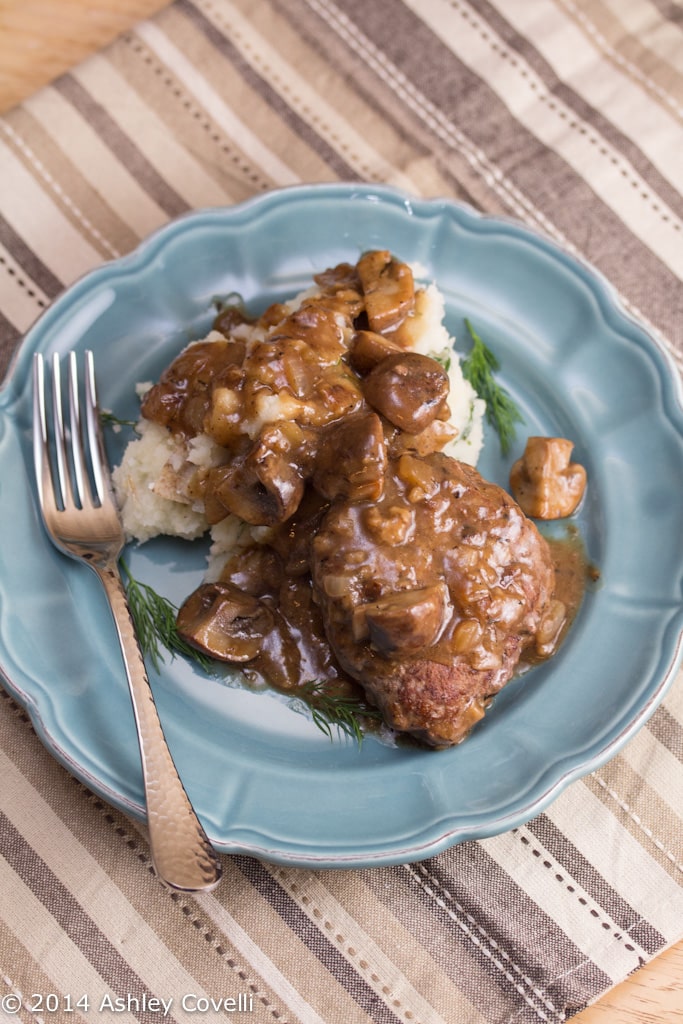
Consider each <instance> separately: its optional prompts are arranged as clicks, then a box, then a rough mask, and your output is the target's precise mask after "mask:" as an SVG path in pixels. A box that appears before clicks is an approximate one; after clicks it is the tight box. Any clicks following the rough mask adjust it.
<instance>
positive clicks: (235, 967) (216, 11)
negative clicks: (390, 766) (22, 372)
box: [0, 0, 683, 1024]
mask: <svg viewBox="0 0 683 1024" xmlns="http://www.w3.org/2000/svg"><path fill="white" fill-rule="evenodd" d="M668 10H669V8H668V7H667V5H665V4H663V3H656V4H652V3H649V2H646V0H631V2H629V4H627V5H618V4H616V3H614V2H611V0H603V2H597V0H525V3H512V4H510V3H507V2H505V0H498V2H493V3H489V2H483V0H481V2H476V3H465V2H460V0H419V2H418V0H405V2H399V0H381V2H377V3H375V4H370V3H367V2H365V3H361V2H360V0H347V2H345V3H344V4H341V3H334V2H332V0H270V2H267V0H194V2H190V0H177V2H176V3H174V4H173V5H172V6H171V7H170V8H168V9H166V10H165V11H163V12H162V13H161V14H160V15H159V16H157V17H155V18H154V19H152V20H150V21H148V22H145V23H143V24H141V25H140V26H139V27H137V28H136V29H135V30H134V31H132V32H130V33H128V34H126V35H125V36H124V37H122V38H121V39H120V40H119V41H117V42H116V43H115V44H114V45H113V46H112V47H110V48H109V49H107V50H106V51H105V52H103V53H102V54H100V55H98V56H96V57H94V58H92V59H90V60H88V61H87V62H86V63H84V64H83V65H82V66H80V67H78V68H77V69H76V70H74V71H73V72H71V73H70V74H68V75H66V76H65V77H63V78H61V79H60V80H58V81H57V82H55V83H54V84H53V85H52V86H50V87H49V88H46V89H44V90H42V91H41V92H40V93H38V94H37V95H36V96H34V97H33V98H31V99H30V100H28V101H27V102H25V103H24V104H23V105H22V106H21V107H19V108H17V109H15V110H13V111H12V112H10V113H9V114H7V115H6V116H5V117H4V118H2V119H0V360H1V364H2V368H3V369H5V368H6V367H7V365H8V363H9V360H10V358H11V355H12V352H13V351H14V350H15V347H16V345H17V344H18V341H19V339H20V336H21V334H22V332H23V331H24V330H25V329H26V328H27V327H28V326H29V325H30V324H31V323H32V321H33V320H34V319H35V317H36V316H37V314H39V313H40V312H41V310H43V309H45V308H46V307H47V306H48V304H49V303H50V301H51V300H52V299H53V298H54V297H55V296H56V295H58V293H59V292H60V291H61V290H62V289H63V287H64V286H65V285H68V284H69V283H70V282H72V281H73V280H74V279H76V278H77V277H78V276H79V275H81V274H82V273H83V272H85V271H87V270H88V269H90V268H93V267H95V266H97V265H98V264H100V263H101V262H102V261H103V260H106V259H110V258H112V257H116V256H118V255H119V254H123V253H126V252H128V251H130V250H131V249H132V248H134V247H135V245H136V244H137V242H138V241H139V240H140V239H141V238H143V237H144V236H145V235H147V234H148V233H149V232H150V231H152V230H153V229H154V228H156V227H157V226H159V225H161V224H163V223H165V222H166V221H168V220H169V219H170V218H172V217H174V216H176V215H177V214H180V213H183V212H184V211H186V210H189V209H193V208H197V207H202V206H212V205H219V204H226V203H233V202H236V201H239V200H241V199H244V198H246V197H248V196H251V195H253V194H255V193H257V192H260V191H264V190H266V189H269V188H271V187H274V186H280V185H287V184H290V183H295V182H300V181H306V182H315V181H323V180H335V179H344V180H367V181H373V182H380V181H381V182H388V183H391V184H394V185H397V186H400V187H402V188H405V189H406V190H407V191H409V192H411V193H413V194H417V195H424V196H434V195H444V196H453V197H458V198H464V199H466V200H468V201H469V202H471V203H473V204H474V205H476V206H477V207H479V208H481V209H482V210H485V211H488V212H492V213H502V214H505V215H511V216H514V217H517V218H519V219H521V220H523V221H525V222H526V223H528V224H530V225H533V226H536V227H539V228H540V229H542V230H543V231H544V232H546V233H547V234H549V235H551V236H552V237H554V238H556V239H557V240H559V241H560V242H562V243H563V244H565V245H566V246H568V247H569V248H570V249H572V250H574V251H575V252H577V253H578V254H579V255H581V256H583V257H585V258H587V259H589V260H590V261H592V262H593V263H594V264H595V265H596V266H597V267H598V268H599V269H600V270H601V271H603V272H604V273H605V274H606V275H607V276H608V277H609V279H610V280H611V281H612V282H613V284H614V285H615V287H616V288H617V289H618V291H619V292H620V294H621V295H622V297H623V299H624V301H625V302H626V303H627V304H628V305H629V306H630V308H632V309H633V310H634V311H636V312H637V313H638V314H639V315H640V316H641V317H643V318H644V319H645V320H646V321H647V322H648V323H649V324H650V325H651V328H652V330H653V331H655V332H656V333H658V334H659V335H660V336H661V338H662V339H663V340H664V343H665V344H666V345H667V346H668V347H669V349H670V351H671V352H672V354H673V355H674V357H675V359H677V360H678V361H679V363H680V361H681V357H682V355H683V287H682V286H681V278H682V277H683V196H682V195H681V188H682V187H683V181H682V175H683V168H682V166H681V153H683V63H682V62H681V57H680V54H681V48H680V39H681V28H680V23H677V22H676V19H675V17H674V13H675V12H674V11H673V9H672V11H671V12H670V13H671V20H669V19H668V18H667V11H668ZM10 485H11V484H8V482H7V481H1V482H0V486H3V487H6V486H10ZM0 551H1V541H0ZM1 570H2V555H1V554H0V571H1ZM1 616H2V609H0V622H1ZM0 773H1V774H0V778H1V779H2V782H1V784H0V853H1V854H2V857H0V997H2V996H5V997H6V996H10V997H11V996H15V997H16V996H17V995H18V994H20V995H21V996H22V997H23V1000H24V1009H23V1010H22V1011H21V1014H22V1015H21V1017H20V1018H17V1017H14V1016H11V1010H12V1006H13V1004H12V1002H11V999H10V1002H5V1003H1V1002H0V1006H2V1007H4V1009H0V1021H2V1022H3V1024H6V1022H7V1021H9V1020H10V1019H21V1020H25V1021H28V1020H33V1019H35V1020H50V1021H63V1022H67V1024H71V1022H73V1021H74V1020H80V1019H83V1020H88V1019H91V1018H92V1017H93V1016H96V1019H98V1020H103V1021H106V1020H112V1021H113V1020H117V1021H134V1020H139V1021H144V1022H147V1021H151V1020H152V1019H158V1018H159V1016H161V1015H162V1014H166V1015H167V1018H170V1019H174V1020H176V1021H192V1020H197V1019H199V1018H201V1019H204V1020H224V1019H234V1018H235V1017H238V1019H249V1020H253V1021H263V1022H269V1024H272V1022H280V1024H285V1022H286V1024H295V1022H303V1024H318V1022H321V1021H324V1022H333V1024H337V1022H339V1024H342V1022H345V1024H355V1022H358V1024H361V1022H365V1021H375V1022H378V1024H379V1022H382V1024H384V1022H388V1024H389V1022H390V1024H394V1022H397V1021H402V1022H413V1024H418V1022H419V1024H439V1022H441V1021H445V1022H451V1024H512V1022H513V1021H514V1022H515V1024H521V1022H524V1021H534V1022H536V1021H552V1022H559V1021H563V1020H566V1019H567V1018H568V1017H570V1016H571V1015H572V1014H573V1013H575V1012H577V1011H578V1010H580V1009H582V1008H583V1007H585V1006H586V1005H587V1004H588V1003H589V1002H590V1001H592V1000H594V999H595V998H597V997H598V996H599V995H600V994H602V993H603V992H604V991H606V990H607V989H608V988H609V987H610V986H612V985H613V984H615V983H616V982H618V981H620V980H622V979H623V978H624V977H625V976H626V975H627V974H628V973H629V972H631V971H633V970H634V969H636V968H637V967H638V966H639V965H640V964H643V963H645V962H646V961H648V960H649V959H650V958H652V957H653V956H654V955H655V954H656V953H657V952H658V951H660V950H661V949H663V948H664V947H666V946H667V945H669V944H670V943H672V942H675V941H678V940H679V939H681V938H682V937H683V889H682V882H683V826H682V819H683V679H681V678H679V679H678V681H677V683H676V684H675V685H674V686H673V688H672V689H671V691H670V693H669V695H668V696H667V698H666V700H665V701H664V704H663V705H662V706H661V707H660V708H659V709H658V710H657V712H656V713H655V715H654V716H653V718H652V719H651V720H650V722H649V723H648V725H647V726H646V727H645V728H644V729H643V730H642V731H641V732H640V733H639V734H638V735H637V737H636V738H635V739H633V740H632V741H631V742H630V743H629V744H628V746H627V747H626V748H625V749H624V750H623V752H622V753H621V754H619V756H617V757H616V758H615V759H614V760H612V761H611V762H610V763H608V764H607V765H606V766H604V767H603V768H602V769H600V770H599V771H596V772H595V773H593V774H592V775H590V776H588V777H587V778H586V779H585V780H583V781H581V782H578V783H575V784H574V785H572V786H571V787H570V788H569V789H568V790H567V791H566V792H565V793H564V794H563V795H562V796H561V797H560V798H559V799H557V800H556V801H555V802H554V803H553V804H552V805H551V806H550V807H549V808H548V809H547V811H546V812H545V813H543V814H541V815H540V816H539V817H537V818H536V819H535V820H533V821H531V822H530V823H529V824H528V825H526V826H524V827H521V828H518V829H515V830H514V831H513V832H510V833H507V834H505V835H501V836H498V837H495V838H491V839H486V840H483V841H481V842H475V843H466V844H463V845H461V846H458V847H456V848H454V849H452V850H450V851H449V852H446V853H443V854H441V855H439V856H438V857H435V858H433V859H431V860H428V861H425V862H422V863H419V864H413V865H406V866H397V867H388V868H376V869H372V870H359V871H341V872H312V871H307V870H296V869H291V868H284V867H277V866H272V865H268V864H265V863H262V862H259V861H257V860H253V859H250V858H247V857H235V858H231V859H229V860H227V859H226V875H227V877H226V882H225V884H224V885H223V886H222V887H221V888H220V889H218V890H217V892H216V893H214V894H212V895H210V896H203V897H201V898H192V897H189V896H188V897H185V896H181V895H173V894H170V893H169V892H167V891H165V890H163V889H162V888H161V887H160V886H159V885H158V883H157V882H156V880H155V879H154V877H153V875H152V873H151V869H150V862H149V857H148V853H147V848H146V845H145V840H144V835H143V834H142V831H141V830H140V829H138V828H137V827H136V826H135V825H133V824H131V823H130V822H129V821H127V820H126V819H125V818H124V817H123V816H122V815H120V814H119V813H118V812H117V811H115V810H112V809H111V808H109V807H107V806H106V805H104V804H103V803H102V802H101V801H100V800H99V799H98V798H97V797H95V796H93V795H92V794H91V793H89V792H88V791H87V790H86V789H85V788H84V787H83V786H82V785H81V784H80V783H78V782H76V781H75V780H74V779H73V778H72V777H71V776H69V775H68V774H67V773H66V772H65V771H64V770H63V769H62V768H61V767H60V766H59V765H57V764H56V763H55V762H54V761H53V760H52V759H51V757H50V756H49V755H48V754H47V753H46V752H45V751H44V749H43V747H42V746H41V744H40V743H39V741H38V740H37V738H36V736H35V734H34V733H33V731H32V728H31V725H30V722H29V720H28V717H27V715H26V713H25V711H24V710H23V709H21V708H20V707H19V706H18V705H17V704H16V703H14V701H13V700H12V699H11V698H10V697H8V696H7V695H5V694H2V695H1V696H0ZM33 992H37V993H42V994H45V993H54V994H55V1000H56V1003H55V1006H54V1008H53V1010H52V1011H51V1012H48V1011H49V1007H47V1006H46V1005H42V1006H39V1005H33V1006H32V1005H31V999H30V994H31V993H33ZM211 999H214V1000H216V1001H218V1002H220V1000H221V999H225V1000H228V1001H229V1000H234V1001H235V1002H234V1003H233V1004H231V1003H229V1002H226V1003H223V1004H221V1005H217V1006H213V1005H212V1004H211V1003H210V1000H211ZM79 1000H80V1003H79V1004H78V1005H76V1004H77V1001H79ZM154 1000H157V1002H154ZM202 1000H206V1001H207V1002H202ZM169 1001H170V1005H169V1006H168V1010H167V1011H166V1009H165V1006H166V1004H168V1003H169ZM27 1007H28V1009H27ZM32 1011H33V1012H32Z"/></svg>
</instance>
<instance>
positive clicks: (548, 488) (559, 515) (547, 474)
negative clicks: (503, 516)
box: [510, 437, 586, 519]
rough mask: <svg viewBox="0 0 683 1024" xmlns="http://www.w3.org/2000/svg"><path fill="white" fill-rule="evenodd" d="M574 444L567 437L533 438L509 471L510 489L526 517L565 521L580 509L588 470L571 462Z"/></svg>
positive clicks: (528, 441)
mask: <svg viewBox="0 0 683 1024" xmlns="http://www.w3.org/2000/svg"><path fill="white" fill-rule="evenodd" d="M573 448H574V445H573V443H572V442H571V441H568V440H567V439H566V438H564V437H530V438H529V439H528V440H527V443H526V448H525V449H524V455H523V456H522V458H521V459H518V460H517V461H516V462H515V463H514V465H513V467H512V470H511V471H510V489H511V491H512V493H513V495H514V497H515V499H516V501H517V503H518V504H519V505H520V507H521V508H522V510H523V512H525V513H526V515H528V516H531V517H532V518H534V519H563V518H564V517H565V516H570V515H571V514H572V513H573V512H575V511H576V509H577V508H578V506H579V503H580V502H581V499H582V498H583V495H584V492H585V490H586V470H585V469H584V467H583V466H581V465H580V464H579V463H578V462H570V457H571V453H572V449H573Z"/></svg>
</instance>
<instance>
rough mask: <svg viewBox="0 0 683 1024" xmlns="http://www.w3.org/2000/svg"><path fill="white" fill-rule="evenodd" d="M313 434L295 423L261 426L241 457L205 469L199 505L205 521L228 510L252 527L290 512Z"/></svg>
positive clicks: (295, 502) (306, 470) (274, 521)
mask: <svg viewBox="0 0 683 1024" xmlns="http://www.w3.org/2000/svg"><path fill="white" fill-rule="evenodd" d="M311 445H312V437H311V435H310V434H309V432H308V431H306V430H304V429H302V428H301V427H299V426H298V424H296V423H276V424H271V425H270V426H268V427H264V429H263V430H262V431H261V434H260V435H259V437H258V438H257V440H256V441H255V443H254V445H253V446H252V448H251V449H250V451H249V452H248V453H247V454H246V456H244V457H242V458H240V459H236V460H234V461H233V462H231V463H229V464H228V465H225V466H218V467H216V468H215V469H211V470H209V473H208V475H207V480H206V485H205V491H204V504H205V510H206V516H207V519H208V520H209V522H210V523H216V522H220V520H221V519H223V518H224V517H225V515H227V513H228V512H232V513H234V514H235V515H236V516H239V517H240V519H243V520H244V521H245V522H247V523H250V524H251V525H252V526H275V525H277V524H278V523H283V522H284V521H285V520H286V519H289V517H290V516H292V515H294V513H295V512H296V510H297V508H298V507H299V503H300V501H301V499H302V497H303V493H304V482H305V479H306V477H307V476H308V475H309V473H310V470H311V466H312V457H313V455H312V447H311Z"/></svg>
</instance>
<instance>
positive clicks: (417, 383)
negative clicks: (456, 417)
mask: <svg viewBox="0 0 683 1024" xmlns="http://www.w3.org/2000/svg"><path fill="white" fill-rule="evenodd" d="M448 389H449V383H448V374H447V373H446V371H445V370H444V368H443V367H442V366H440V365H439V363H437V361H436V360H435V359H431V358H430V357H429V356H423V355H420V354H419V353H418V352H404V353H401V354H397V355H391V356H387V357H386V358H385V359H383V360H382V362H381V363H378V364H377V366H376V367H375V368H374V370H371V371H370V373H369V374H368V376H367V377H366V378H365V381H364V383H363V392H364V394H365V398H366V400H367V401H368V402H369V403H370V405H371V406H372V407H373V409H377V411H378V412H380V413H381V414H382V416H386V418H387V419H388V420H389V421H390V423H393V424H394V426H397V427H399V428H400V429H401V430H405V431H406V432H407V433H409V434H419V433H420V432H421V431H422V430H425V429H426V428H427V427H428V426H429V425H430V423H433V422H434V420H435V419H436V418H437V417H438V416H439V414H440V413H441V409H442V407H443V403H444V402H445V400H446V398H447V397H448Z"/></svg>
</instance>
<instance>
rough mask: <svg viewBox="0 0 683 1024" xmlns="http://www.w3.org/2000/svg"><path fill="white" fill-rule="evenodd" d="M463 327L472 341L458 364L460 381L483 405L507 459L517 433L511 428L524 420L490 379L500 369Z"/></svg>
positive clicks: (469, 329) (480, 341)
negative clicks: (460, 370) (462, 380)
mask: <svg viewBox="0 0 683 1024" xmlns="http://www.w3.org/2000/svg"><path fill="white" fill-rule="evenodd" d="M465 326H466V327H467V330H468V331H469V333H470V337H471V338H472V348H471V350H470V352H469V354H468V355H467V356H466V357H465V359H463V361H462V364H461V365H462V373H463V377H464V378H465V380H468V381H469V382H470V384H471V385H472V387H473V388H474V390H475V391H476V392H477V394H478V395H479V397H480V398H483V399H484V401H485V402H486V418H487V420H488V421H489V423H490V424H491V426H492V427H493V428H494V430H495V431H496V433H497V434H498V437H499V439H500V450H501V452H502V453H503V455H507V453H508V452H509V450H510V445H511V443H512V442H513V441H514V439H515V436H516V433H517V431H516V427H515V424H517V423H523V422H524V418H523V416H522V414H521V413H520V411H519V409H518V408H517V405H516V404H515V402H514V400H513V399H512V398H511V396H510V395H509V394H508V392H507V391H506V390H505V388H503V387H501V385H500V384H498V382H497V381H496V380H495V379H494V376H493V375H494V373H496V372H497V371H498V370H499V369H500V363H499V361H498V359H497V358H496V356H495V355H494V354H493V352H492V351H491V349H490V348H488V346H487V345H486V344H485V343H484V342H483V341H482V339H481V338H480V337H479V335H478V334H477V332H476V331H475V330H474V328H473V327H472V324H471V323H470V321H469V320H467V319H465Z"/></svg>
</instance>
